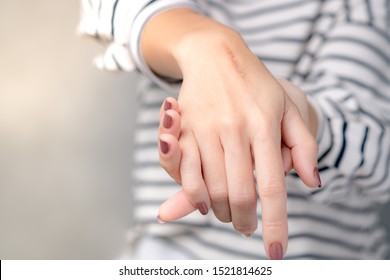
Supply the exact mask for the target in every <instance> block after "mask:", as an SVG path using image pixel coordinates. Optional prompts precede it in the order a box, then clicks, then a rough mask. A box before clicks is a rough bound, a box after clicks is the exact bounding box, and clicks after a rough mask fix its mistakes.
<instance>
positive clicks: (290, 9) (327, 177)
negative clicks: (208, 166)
mask: <svg viewBox="0 0 390 280" xmlns="http://www.w3.org/2000/svg"><path fill="white" fill-rule="evenodd" d="M82 4H83V16H82V20H81V23H80V31H81V33H83V34H86V35H90V36H94V37H96V38H98V39H100V40H102V41H104V42H107V44H108V47H107V51H106V52H105V54H104V55H103V56H101V57H100V58H98V60H97V65H98V66H99V67H100V68H102V69H108V70H124V71H130V70H133V69H134V68H136V69H138V70H139V71H141V72H142V73H144V76H146V77H147V78H145V79H144V80H143V82H142V83H141V85H140V89H139V96H138V99H139V112H138V119H137V124H136V133H135V142H134V145H135V153H134V171H133V173H134V179H135V184H134V195H135V201H136V202H135V205H134V207H135V213H136V214H135V215H136V222H137V226H136V229H135V230H136V232H137V233H138V234H139V236H145V235H149V236H156V237H159V238H164V239H165V240H167V241H169V242H170V243H171V244H172V246H175V247H176V248H179V249H180V250H182V251H183V252H186V253H187V254H188V255H190V256H191V257H192V258H194V259H266V258H267V256H266V254H265V251H264V249H263V244H262V238H261V234H262V233H261V227H260V228H259V229H258V230H257V231H256V232H255V234H254V237H253V238H250V239H245V238H243V237H241V236H240V234H238V233H237V232H235V231H234V229H233V228H232V226H231V225H229V224H223V223H220V222H219V221H217V220H216V219H215V218H214V217H213V214H212V213H211V214H209V215H207V216H201V215H200V214H199V213H193V214H191V215H189V216H187V217H185V218H183V219H181V220H179V221H177V222H174V223H168V224H164V225H160V224H158V223H157V221H156V215H157V212H158V207H159V205H160V204H161V203H162V202H163V201H164V200H165V199H167V198H168V197H169V196H170V195H172V194H173V193H174V192H176V191H177V190H178V189H179V186H177V185H176V184H175V182H174V181H172V180H171V179H170V177H169V176H168V175H166V174H165V172H164V171H163V170H162V169H161V168H160V166H159V161H158V150H157V128H158V125H159V123H158V116H159V114H158V112H159V108H160V105H161V104H162V102H163V100H164V98H165V97H167V96H177V89H178V87H179V86H180V85H177V84H172V83H169V81H163V80H161V79H159V78H158V77H156V76H154V74H153V73H152V72H151V71H150V69H149V68H148V67H147V65H146V64H145V63H144V61H143V58H142V56H141V55H140V51H139V38H140V34H141V33H142V28H143V26H144V24H145V22H147V20H148V19H150V18H151V17H152V16H153V15H155V14H156V13H159V12H162V11H165V10H167V9H172V8H175V7H187V8H190V9H194V10H196V11H198V12H199V13H203V14H205V15H207V16H209V17H212V18H214V19H216V20H218V21H220V22H222V23H224V24H226V25H228V26H230V27H232V28H233V29H235V30H237V31H239V32H240V33H241V34H242V36H243V38H244V39H245V41H246V42H247V44H248V46H249V47H250V48H251V50H252V51H253V52H254V53H255V54H256V55H257V56H258V57H259V59H261V60H262V61H263V62H264V63H265V64H266V66H267V67H268V68H269V69H270V70H271V72H272V73H273V74H274V75H275V76H278V77H284V78H287V79H289V80H291V81H292V82H294V83H295V84H296V85H298V86H299V87H300V88H302V89H303V90H304V91H305V92H306V93H307V94H308V95H309V99H310V102H312V104H313V105H314V107H315V108H316V111H317V113H318V116H319V119H320V129H319V133H318V135H317V138H318V143H319V148H320V150H319V168H320V174H321V178H322V183H323V188H321V189H319V190H309V189H308V188H306V187H305V186H304V185H303V184H302V183H301V182H300V180H299V178H297V176H296V175H295V174H294V173H293V172H292V173H291V174H289V176H288V177H287V189H288V216H289V245H288V246H289V247H288V250H287V254H286V259H381V258H386V257H387V256H389V255H388V252H389V245H388V244H387V243H386V242H387V241H386V240H387V238H386V234H385V231H384V229H383V228H382V225H381V223H380V219H379V217H378V209H379V208H380V207H381V205H382V204H383V203H385V202H386V201H388V200H389V197H390V176H389V174H388V173H389V171H390V0H328V1H317V0H278V1H266V0H198V1H195V0H194V1H190V0H179V1H174V0H157V1H141V0H140V1H138V0H137V1H126V0H107V1H104V0H100V1H99V0H96V1H93V0H90V1H83V2H82ZM258 209H259V210H258V211H259V212H258V218H259V224H261V212H260V207H258Z"/></svg>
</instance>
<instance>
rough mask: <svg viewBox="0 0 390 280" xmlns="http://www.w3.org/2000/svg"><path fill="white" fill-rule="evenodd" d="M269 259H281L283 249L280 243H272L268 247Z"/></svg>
mask: <svg viewBox="0 0 390 280" xmlns="http://www.w3.org/2000/svg"><path fill="white" fill-rule="evenodd" d="M268 252H269V257H270V259H271V260H281V259H283V248H282V245H280V243H272V244H271V246H270V247H269V251H268Z"/></svg>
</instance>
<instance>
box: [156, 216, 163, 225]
mask: <svg viewBox="0 0 390 280" xmlns="http://www.w3.org/2000/svg"><path fill="white" fill-rule="evenodd" d="M157 222H158V223H159V224H165V222H164V221H163V220H161V218H160V216H157Z"/></svg>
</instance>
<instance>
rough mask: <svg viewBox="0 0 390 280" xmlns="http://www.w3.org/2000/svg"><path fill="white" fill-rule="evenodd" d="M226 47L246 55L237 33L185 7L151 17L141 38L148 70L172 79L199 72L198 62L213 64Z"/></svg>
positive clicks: (243, 44) (244, 45)
mask: <svg viewBox="0 0 390 280" xmlns="http://www.w3.org/2000/svg"><path fill="white" fill-rule="evenodd" d="M226 46H228V47H229V48H231V49H232V52H234V53H236V54H240V56H242V55H243V54H244V53H250V51H249V49H248V48H247V47H246V44H245V43H244V41H243V39H242V38H241V36H240V35H239V34H238V33H237V32H235V31H233V30H232V29H230V28H228V27H227V26H224V25H222V24H220V23H218V22H216V21H214V20H212V19H209V18H207V17H205V16H202V15H200V14H197V13H196V12H194V11H192V10H190V9H186V8H178V9H173V10H169V11H166V12H163V13H161V14H159V15H157V16H155V17H154V18H152V19H151V20H149V22H148V23H147V24H146V26H145V28H144V31H143V34H142V37H141V49H142V53H143V56H144V58H145V61H146V63H147V64H148V65H149V67H150V68H151V69H152V70H153V71H154V72H155V73H156V74H158V75H160V76H164V77H170V78H176V79H181V78H183V76H184V74H183V73H185V72H187V71H189V70H191V69H193V68H195V69H199V68H198V67H197V66H198V64H199V62H202V61H205V60H207V61H208V62H209V63H210V61H215V59H214V58H217V57H221V55H223V54H224V47H226ZM225 49H226V48H225Z"/></svg>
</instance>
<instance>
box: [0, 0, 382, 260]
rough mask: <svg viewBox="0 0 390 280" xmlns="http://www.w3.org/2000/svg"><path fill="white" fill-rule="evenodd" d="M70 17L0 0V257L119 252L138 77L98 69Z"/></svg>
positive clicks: (46, 0)
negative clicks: (136, 80) (94, 65)
mask: <svg viewBox="0 0 390 280" xmlns="http://www.w3.org/2000/svg"><path fill="white" fill-rule="evenodd" d="M78 20H79V2H78V0H68V1H52V0H34V1H29V0H1V1H0V38H1V39H0V40H1V43H0V259H117V258H120V257H121V255H122V254H123V253H124V252H125V251H126V239H127V235H128V231H127V230H128V228H129V226H130V224H131V188H130V186H131V182H130V170H131V141H132V127H133V118H134V109H135V106H134V103H135V94H134V85H135V79H136V77H135V76H134V74H113V73H108V72H100V71H98V70H96V69H95V68H94V67H93V66H92V63H91V61H92V59H93V57H94V56H95V55H96V54H99V53H101V52H102V51H103V47H102V46H99V44H97V43H96V42H95V41H92V40H88V39H82V38H79V37H77V36H76V27H77V23H78ZM383 213H384V221H385V222H386V223H388V224H389V227H390V223H389V220H390V219H389V215H388V214H389V213H390V208H389V207H388V208H387V209H385V211H384V212H383Z"/></svg>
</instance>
